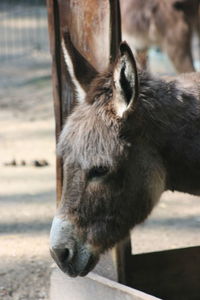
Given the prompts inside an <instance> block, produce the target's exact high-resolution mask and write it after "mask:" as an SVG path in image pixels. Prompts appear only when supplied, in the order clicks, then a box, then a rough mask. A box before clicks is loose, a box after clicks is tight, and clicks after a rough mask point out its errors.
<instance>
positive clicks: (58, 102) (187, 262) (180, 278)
mask: <svg viewBox="0 0 200 300" xmlns="http://www.w3.org/2000/svg"><path fill="white" fill-rule="evenodd" d="M47 5H48V19H49V36H50V45H51V54H52V59H53V65H52V78H53V91H54V106H55V118H56V138H57V137H58V135H59V133H60V131H61V129H62V125H63V122H64V119H66V117H67V115H68V114H69V113H70V111H71V109H72V107H73V105H74V102H73V93H72V91H73V90H72V89H73V88H72V85H71V81H70V78H69V75H68V73H67V71H66V67H65V64H64V61H63V57H62V51H61V35H62V33H63V32H65V31H68V32H69V33H70V36H71V39H72V41H73V43H74V45H75V46H76V48H78V49H79V51H80V52H81V53H82V55H84V56H85V57H86V58H87V60H89V61H90V63H91V64H92V65H93V66H94V67H95V68H96V69H97V70H98V71H101V70H103V69H104V68H105V67H106V66H107V65H108V63H109V62H112V61H113V60H114V59H115V56H116V53H117V49H118V45H119V43H120V40H121V28H120V27H121V26H120V24H121V22H120V10H119V2H118V1H117V0H115V1H112V0H110V1H109V0H101V1H100V0H84V1H83V0H47ZM62 181H63V173H62V161H61V160H60V159H57V201H58V202H59V200H60V198H61V191H62ZM50 294H51V300H61V299H62V300H68V299H70V300H73V299H74V300H82V299H84V300H86V299H87V300H90V299H91V300H93V299H95V300H102V299H106V300H109V299H112V300H113V299H135V300H139V299H146V300H147V299H149V300H150V299H152V300H153V299H169V300H199V299H200V247H193V248H185V249H176V250H168V251H162V252H154V253H146V254H139V255H132V254H131V246H130V240H128V241H127V242H126V243H122V244H120V245H118V246H116V247H115V248H114V249H113V251H112V253H109V254H108V255H106V256H103V257H102V259H101V262H100V263H99V265H98V266H97V267H96V269H95V270H94V272H91V273H90V274H89V275H87V276H86V277H84V278H80V277H79V278H76V279H72V278H69V277H68V276H67V275H65V274H63V273H62V272H61V271H59V270H58V269H57V268H56V267H55V270H54V271H53V273H52V277H51V292H50ZM151 295H152V296H151ZM156 297H157V298H156Z"/></svg>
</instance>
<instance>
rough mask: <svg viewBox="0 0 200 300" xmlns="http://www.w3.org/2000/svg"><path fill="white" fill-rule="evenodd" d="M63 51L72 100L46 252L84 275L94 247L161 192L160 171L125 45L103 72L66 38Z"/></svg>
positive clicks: (119, 233)
mask: <svg viewBox="0 0 200 300" xmlns="http://www.w3.org/2000/svg"><path fill="white" fill-rule="evenodd" d="M63 53H64V57H65V61H66V64H67V68H68V71H69V73H70V76H71V79H72V83H73V85H74V89H75V96H76V99H77V102H78V103H77V105H76V107H75V109H74V111H73V113H72V114H71V115H70V116H69V117H68V119H67V122H66V124H65V126H64V128H63V131H62V133H61V136H60V140H59V143H58V153H59V154H60V155H62V158H63V167H64V183H63V194H62V199H61V202H60V204H59V207H58V210H57V214H56V216H55V218H54V221H53V224H52V229H51V254H52V256H53V258H54V259H55V261H56V262H57V264H58V265H59V267H60V268H61V269H62V270H63V271H64V272H66V273H68V274H69V275H70V276H77V275H80V276H84V275H86V274H87V273H88V272H89V271H90V270H91V269H92V268H93V267H94V266H95V264H96V263H97V261H98V258H99V255H100V254H101V253H103V252H104V251H105V250H107V249H109V248H111V247H113V246H114V245H115V243H117V242H119V241H120V240H121V239H123V238H125V237H126V236H127V235H128V233H129V230H130V229H131V228H132V227H133V226H134V225H136V224H138V223H140V222H141V221H143V220H144V219H145V218H146V217H147V215H148V214H149V213H150V211H151V209H152V207H153V206H154V204H155V202H156V201H157V199H158V198H159V196H160V194H161V192H162V190H163V176H161V175H160V173H159V172H158V164H159V162H158V159H157V153H156V152H155V151H154V149H153V148H151V147H150V146H149V145H148V142H146V141H145V137H144V134H143V130H142V120H141V119H140V118H139V117H138V116H139V114H137V113H136V112H137V110H138V106H139V105H138V100H139V99H138V97H139V95H138V94H139V83H138V75H137V68H136V63H135V60H134V57H133V54H132V52H131V50H130V48H129V46H128V45H127V44H126V43H125V42H123V43H122V44H121V45H120V48H119V54H118V57H117V59H116V61H115V64H114V65H113V66H110V67H109V69H108V70H107V71H106V72H105V73H103V74H97V71H96V70H94V68H93V67H92V66H91V65H90V64H89V63H88V62H86V61H85V60H84V58H83V57H82V56H81V55H80V53H79V52H78V51H77V50H76V49H75V48H74V46H73V45H72V43H71V42H70V39H69V36H65V39H64V41H63ZM80 72H81V73H82V74H81V77H80ZM84 72H85V73H84ZM83 74H84V77H83ZM155 180H156V182H157V189H156V190H155V189H154V188H153V184H152V182H155Z"/></svg>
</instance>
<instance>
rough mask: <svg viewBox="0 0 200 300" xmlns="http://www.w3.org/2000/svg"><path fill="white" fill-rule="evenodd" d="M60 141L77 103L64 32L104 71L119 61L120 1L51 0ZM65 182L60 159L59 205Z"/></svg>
mask: <svg viewBox="0 0 200 300" xmlns="http://www.w3.org/2000/svg"><path fill="white" fill-rule="evenodd" d="M47 5H48V19H49V36H50V48H51V54H52V59H53V66H52V78H53V95H54V108H55V119H56V140H57V139H58V136H59V134H60V131H61V129H62V127H63V124H64V121H65V119H66V118H67V116H68V115H69V114H70V112H71V109H72V107H73V105H74V99H73V90H72V86H71V81H70V79H69V75H68V74H67V71H66V66H65V62H64V60H63V56H62V53H61V42H60V40H61V35H62V33H63V32H65V31H68V32H69V33H70V36H71V39H72V42H73V44H74V45H75V47H76V48H77V49H78V50H79V51H80V53H81V54H82V55H83V56H84V57H85V58H86V59H87V60H88V61H89V62H90V63H91V64H92V65H93V66H94V67H95V68H96V69H97V70H98V71H99V72H100V71H103V70H104V69H106V67H107V66H108V64H109V63H110V62H113V61H114V60H115V57H116V55H117V52H118V48H119V44H120V42H121V20H120V7H119V1H118V0H116V1H112V0H101V1H99V0H84V1H82V0H67V1H66V0H59V1H58V0H48V1H47ZM62 183H63V170H62V161H61V159H60V158H57V204H58V202H59V201H60V199H61V194H62ZM112 253H113V261H114V264H115V268H116V272H117V273H118V279H119V281H120V282H121V283H125V277H126V276H125V269H124V265H123V259H122V257H123V255H124V254H123V253H124V247H123V244H122V243H120V244H119V245H118V246H117V247H115V248H114V250H113V251H112Z"/></svg>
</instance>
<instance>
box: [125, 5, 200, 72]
mask: <svg viewBox="0 0 200 300" xmlns="http://www.w3.org/2000/svg"><path fill="white" fill-rule="evenodd" d="M120 4H121V12H122V29H123V33H124V38H125V39H126V40H128V41H129V42H130V43H131V46H132V47H133V48H134V49H135V50H136V53H137V56H138V60H139V61H140V62H141V65H142V66H143V67H145V66H146V63H147V61H146V54H147V50H148V48H149V47H150V46H152V45H156V46H159V47H160V48H161V49H162V50H163V51H164V52H166V53H167V54H168V56H169V58H170V59H171V61H172V63H173V65H174V67H175V69H176V71H178V72H180V73H182V72H192V71H194V65H193V58H192V45H191V44H192V36H193V32H194V31H196V32H197V34H198V35H199V39H200V14H198V9H200V0H167V1H165V0H150V1H146V0H126V1H123V0H121V2H120Z"/></svg>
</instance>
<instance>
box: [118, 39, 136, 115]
mask: <svg viewBox="0 0 200 300" xmlns="http://www.w3.org/2000/svg"><path fill="white" fill-rule="evenodd" d="M113 83H114V92H115V97H114V107H115V110H116V114H117V115H118V116H119V117H122V116H123V115H124V113H125V112H126V111H128V110H131V109H134V106H135V104H136V100H137V97H138V90H139V87H138V75H137V67H136V62H135V59H134V57H133V53H132V51H131V49H130V48H129V46H128V44H127V43H126V42H122V43H121V45H120V48H119V54H118V57H117V59H116V62H115V65H114V70H113Z"/></svg>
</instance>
